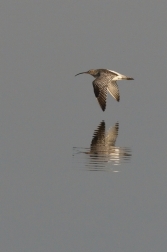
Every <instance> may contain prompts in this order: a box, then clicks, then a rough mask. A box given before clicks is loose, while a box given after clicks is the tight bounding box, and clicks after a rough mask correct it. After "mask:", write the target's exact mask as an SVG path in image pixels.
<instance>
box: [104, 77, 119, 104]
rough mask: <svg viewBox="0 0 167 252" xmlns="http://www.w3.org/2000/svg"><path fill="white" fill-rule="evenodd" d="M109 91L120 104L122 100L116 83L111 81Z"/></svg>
mask: <svg viewBox="0 0 167 252" xmlns="http://www.w3.org/2000/svg"><path fill="white" fill-rule="evenodd" d="M107 90H108V92H109V93H110V95H112V96H113V97H114V98H115V99H116V100H117V101H118V102H119V100H120V96H119V89H118V85H117V82H116V81H112V80H110V81H109V82H108V86H107Z"/></svg>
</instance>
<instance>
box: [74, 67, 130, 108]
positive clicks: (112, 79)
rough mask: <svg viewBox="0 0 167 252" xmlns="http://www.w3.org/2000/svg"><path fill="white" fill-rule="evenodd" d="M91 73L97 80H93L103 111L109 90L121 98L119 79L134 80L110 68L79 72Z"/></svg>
mask: <svg viewBox="0 0 167 252" xmlns="http://www.w3.org/2000/svg"><path fill="white" fill-rule="evenodd" d="M84 73H85V74H90V75H92V76H93V77H94V78H95V80H94V81H93V82H92V84H93V89H94V93H95V96H96V98H97V100H98V102H99V105H100V107H101V109H102V110H103V111H105V109H106V100H107V91H108V92H109V93H110V95H112V96H113V97H114V99H116V100H117V101H118V102H119V100H120V95H119V89H118V85H117V80H134V79H133V78H131V77H127V76H125V75H123V74H120V73H117V72H115V71H113V70H108V69H91V70H89V71H87V72H82V73H78V74H76V75H75V76H77V75H79V74H84Z"/></svg>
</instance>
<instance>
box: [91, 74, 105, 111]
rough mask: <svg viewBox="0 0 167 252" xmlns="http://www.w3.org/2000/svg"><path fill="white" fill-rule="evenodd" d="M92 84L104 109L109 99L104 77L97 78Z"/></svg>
mask: <svg viewBox="0 0 167 252" xmlns="http://www.w3.org/2000/svg"><path fill="white" fill-rule="evenodd" d="M92 84H93V89H94V93H95V96H96V98H97V100H98V102H99V104H100V107H101V109H102V110H103V111H104V110H105V108H106V100H107V85H106V84H105V83H103V82H102V78H97V79H95V80H94V81H93V82H92Z"/></svg>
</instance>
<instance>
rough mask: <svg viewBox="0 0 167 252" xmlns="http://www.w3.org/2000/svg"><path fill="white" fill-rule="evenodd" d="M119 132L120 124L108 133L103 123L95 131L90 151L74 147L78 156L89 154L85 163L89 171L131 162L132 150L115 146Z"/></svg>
mask: <svg viewBox="0 0 167 252" xmlns="http://www.w3.org/2000/svg"><path fill="white" fill-rule="evenodd" d="M118 132H119V123H118V122H117V123H116V124H115V125H114V127H111V128H110V129H109V130H108V131H106V129H105V122H104V121H102V122H101V123H100V124H99V126H98V127H97V129H96V130H95V131H94V134H93V138H92V142H91V145H90V148H89V149H88V148H77V147H74V150H75V152H76V153H77V154H79V153H84V154H87V158H88V160H87V162H86V163H85V166H86V167H87V168H88V170H92V171H98V170H106V165H107V164H109V163H110V164H112V165H120V164H121V163H125V162H129V161H130V158H131V150H130V148H128V147H116V146H115V143H116V139H117V137H118ZM110 168H111V165H110ZM112 170H113V169H112ZM115 172H116V170H115ZM117 172H118V170H117Z"/></svg>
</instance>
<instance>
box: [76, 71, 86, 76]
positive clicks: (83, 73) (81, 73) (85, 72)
mask: <svg viewBox="0 0 167 252" xmlns="http://www.w3.org/2000/svg"><path fill="white" fill-rule="evenodd" d="M84 73H88V72H82V73H78V74H76V75H75V76H77V75H79V74H84Z"/></svg>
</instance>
